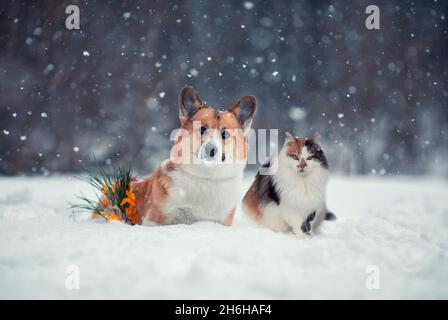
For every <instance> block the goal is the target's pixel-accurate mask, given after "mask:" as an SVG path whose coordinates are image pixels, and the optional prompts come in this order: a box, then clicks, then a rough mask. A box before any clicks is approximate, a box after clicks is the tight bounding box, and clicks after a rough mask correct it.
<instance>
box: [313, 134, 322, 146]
mask: <svg viewBox="0 0 448 320" xmlns="http://www.w3.org/2000/svg"><path fill="white" fill-rule="evenodd" d="M320 140H321V137H320V134H315V135H314V137H313V142H314V143H315V144H317V145H318V146H320Z"/></svg>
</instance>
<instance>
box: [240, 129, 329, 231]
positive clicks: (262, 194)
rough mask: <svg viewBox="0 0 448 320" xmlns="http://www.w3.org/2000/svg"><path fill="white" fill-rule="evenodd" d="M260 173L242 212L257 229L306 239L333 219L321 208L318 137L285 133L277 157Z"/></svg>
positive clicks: (323, 170)
mask: <svg viewBox="0 0 448 320" xmlns="http://www.w3.org/2000/svg"><path fill="white" fill-rule="evenodd" d="M262 169H263V171H261V170H260V171H259V172H258V174H257V175H256V177H255V180H254V182H253V183H252V185H251V187H250V188H249V190H248V191H247V193H246V195H245V196H244V198H243V209H244V211H245V212H246V213H247V214H248V215H249V216H250V217H251V218H253V219H254V220H255V221H257V222H258V223H259V224H260V225H262V226H265V227H267V228H270V229H272V230H274V231H280V232H287V231H290V230H292V231H293V232H294V233H295V234H296V235H297V236H298V237H299V238H307V237H309V236H310V235H311V234H312V233H315V232H316V231H317V230H318V227H319V225H320V224H321V222H322V221H323V220H334V219H335V218H336V216H335V215H334V214H333V213H331V212H328V210H327V207H326V204H325V192H326V186H327V181H328V176H329V171H328V162H327V159H326V157H325V154H324V152H323V150H322V148H321V145H320V136H315V137H313V138H299V137H295V136H293V135H291V134H290V133H288V132H287V133H286V139H285V143H284V144H283V147H282V149H281V150H280V152H279V154H278V155H275V156H273V157H271V159H270V160H269V161H268V162H267V163H266V164H264V165H263V168H262Z"/></svg>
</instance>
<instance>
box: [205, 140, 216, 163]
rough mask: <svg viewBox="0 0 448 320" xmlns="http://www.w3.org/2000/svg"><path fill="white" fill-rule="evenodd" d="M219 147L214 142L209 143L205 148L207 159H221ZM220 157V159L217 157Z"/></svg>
mask: <svg viewBox="0 0 448 320" xmlns="http://www.w3.org/2000/svg"><path fill="white" fill-rule="evenodd" d="M218 153H219V149H218V146H217V145H215V144H214V143H207V144H206V145H205V147H204V149H203V155H204V158H205V159H207V160H218V161H219V158H218V157H219V155H218ZM216 158H218V159H216Z"/></svg>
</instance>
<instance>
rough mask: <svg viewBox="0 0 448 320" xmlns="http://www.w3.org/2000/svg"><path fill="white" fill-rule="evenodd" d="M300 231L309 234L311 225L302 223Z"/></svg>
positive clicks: (306, 222)
mask: <svg viewBox="0 0 448 320" xmlns="http://www.w3.org/2000/svg"><path fill="white" fill-rule="evenodd" d="M300 230H301V231H302V233H308V234H309V233H310V232H311V223H310V222H309V221H304V222H303V223H302V225H301V226H300Z"/></svg>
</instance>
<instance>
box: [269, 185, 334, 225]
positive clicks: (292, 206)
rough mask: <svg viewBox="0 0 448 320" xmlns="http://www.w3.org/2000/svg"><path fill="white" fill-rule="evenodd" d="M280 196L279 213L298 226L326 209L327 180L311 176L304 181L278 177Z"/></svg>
mask: <svg viewBox="0 0 448 320" xmlns="http://www.w3.org/2000/svg"><path fill="white" fill-rule="evenodd" d="M275 180H277V183H278V188H279V194H280V204H279V206H278V209H277V210H278V213H279V214H280V215H281V216H282V217H283V218H284V219H285V220H286V221H288V223H290V224H292V225H298V224H300V223H301V222H302V221H303V220H305V219H306V217H307V216H308V215H309V214H311V213H313V212H316V213H318V212H319V211H323V210H324V208H325V191H326V182H327V179H326V178H325V179H321V178H319V179H316V177H314V176H311V177H308V178H304V179H291V177H285V176H277V177H276V179H275Z"/></svg>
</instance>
